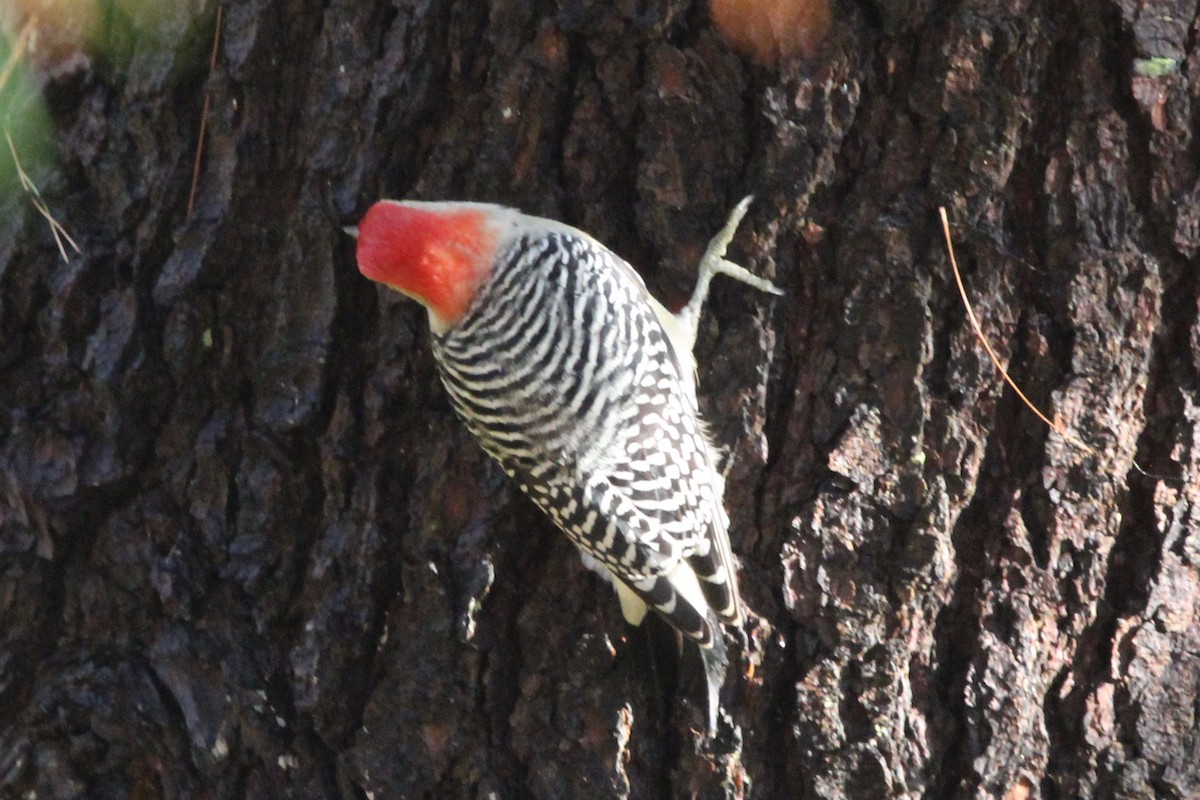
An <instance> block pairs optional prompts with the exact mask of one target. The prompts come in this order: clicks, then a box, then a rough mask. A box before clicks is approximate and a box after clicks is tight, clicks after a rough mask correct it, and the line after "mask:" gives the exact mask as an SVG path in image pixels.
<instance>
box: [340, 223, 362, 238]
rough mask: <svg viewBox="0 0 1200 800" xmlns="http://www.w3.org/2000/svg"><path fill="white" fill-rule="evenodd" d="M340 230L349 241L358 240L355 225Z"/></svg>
mask: <svg viewBox="0 0 1200 800" xmlns="http://www.w3.org/2000/svg"><path fill="white" fill-rule="evenodd" d="M342 230H344V231H345V232H346V234H347V235H348V236H349V237H350V238H351V239H357V238H358V226H357V225H347V226H346V227H344V228H342Z"/></svg>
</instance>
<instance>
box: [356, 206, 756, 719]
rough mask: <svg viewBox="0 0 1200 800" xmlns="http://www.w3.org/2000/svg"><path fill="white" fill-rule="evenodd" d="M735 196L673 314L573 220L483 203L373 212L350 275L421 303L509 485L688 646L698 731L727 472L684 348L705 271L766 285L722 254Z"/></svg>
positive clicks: (632, 610)
mask: <svg viewBox="0 0 1200 800" xmlns="http://www.w3.org/2000/svg"><path fill="white" fill-rule="evenodd" d="M749 204H750V198H746V199H745V200H743V201H742V202H741V203H740V204H739V205H738V206H737V208H736V209H735V210H734V212H733V214H732V215H731V216H730V219H729V221H728V222H727V223H726V225H725V227H724V228H723V229H722V230H721V232H720V233H718V234H717V236H716V237H714V238H713V240H712V242H710V244H709V246H708V250H707V251H706V252H705V254H704V257H703V259H702V261H701V263H700V275H699V279H698V281H697V285H696V289H695V291H694V293H693V295H692V298H691V300H690V301H689V302H688V304H687V306H685V307H684V309H683V310H682V311H681V312H680V313H679V314H677V315H676V314H671V313H670V312H668V311H667V310H666V309H665V308H663V306H662V305H660V304H659V303H658V301H656V300H655V299H654V298H653V297H652V296H651V295H650V293H649V292H648V291H647V290H646V286H645V284H644V283H643V282H642V279H641V278H640V277H639V276H638V274H637V273H636V272H634V270H633V268H632V267H631V266H629V264H627V263H626V262H625V261H623V260H622V259H621V258H620V257H618V256H617V255H615V254H614V253H613V252H612V251H610V250H609V249H608V248H606V247H604V245H602V244H600V243H599V242H597V241H596V240H595V239H593V238H592V237H590V236H588V235H587V234H586V233H583V232H582V231H579V230H576V229H575V228H572V227H570V226H567V225H564V224H562V223H558V222H553V221H551V220H547V219H539V218H537V217H530V216H526V215H525V214H521V213H519V212H517V211H514V210H512V209H509V208H502V207H500V206H493V205H486V204H482V203H436V202H416V201H412V202H396V201H392V200H383V201H380V202H378V203H376V204H375V205H373V206H372V207H371V208H370V209H369V210H368V211H367V214H366V216H365V217H363V219H362V222H361V223H360V225H359V227H358V230H357V237H358V265H359V269H360V270H361V271H362V273H363V275H365V276H366V277H368V278H370V279H372V280H375V281H378V282H380V283H383V284H386V285H388V286H390V287H392V288H393V289H396V290H398V291H400V292H402V293H404V294H406V295H408V296H409V297H412V298H414V299H416V300H418V301H419V302H421V303H422V304H423V305H424V306H425V308H426V309H427V310H428V312H429V324H430V328H431V329H432V331H433V354H434V357H435V359H436V361H437V366H438V371H439V373H440V375H441V378H442V383H443V384H444V385H445V387H446V391H447V392H448V393H449V396H450V400H451V404H452V405H453V406H454V408H455V410H456V411H457V412H458V414H459V416H461V417H462V419H463V421H464V422H465V423H466V426H467V428H468V429H469V430H470V431H471V433H472V434H474V436H475V438H476V439H478V440H479V443H480V444H481V445H482V446H483V449H484V450H486V451H487V453H488V454H489V455H491V456H492V457H493V458H495V459H496V460H497V461H498V462H500V465H501V467H502V468H503V469H504V471H505V472H506V473H508V475H509V476H510V477H512V478H513V479H514V480H515V481H516V482H517V485H518V486H520V488H521V491H522V492H524V493H525V494H526V495H528V496H529V497H530V498H531V499H532V500H533V501H534V503H536V504H537V505H538V507H540V508H541V509H542V511H544V512H545V513H546V514H547V515H548V516H549V517H550V519H551V520H553V522H554V524H555V525H557V526H558V527H559V528H560V529H562V531H563V532H564V533H566V535H567V536H568V537H569V538H570V539H571V541H573V542H574V543H575V544H576V545H577V546H578V547H579V549H580V551H581V552H582V555H583V561H584V563H585V564H586V565H587V566H588V567H590V568H591V569H593V570H595V571H597V572H599V573H600V574H601V575H603V576H604V577H605V578H606V579H607V580H609V581H610V582H611V583H612V584H613V586H614V587H615V589H616V592H617V596H618V598H619V599H620V601H621V610H622V612H623V613H624V615H625V618H626V619H627V620H628V621H629V622H631V623H633V624H635V625H636V624H639V623H640V622H641V621H642V619H643V617H645V614H646V609H647V606H649V607H651V608H653V609H654V610H655V611H657V612H658V613H659V614H661V615H662V616H663V617H664V618H665V619H666V620H667V622H669V623H670V624H671V625H672V626H674V627H675V628H676V629H678V630H679V631H680V632H682V633H683V634H684V635H685V636H687V637H688V638H690V639H693V640H695V641H696V642H698V643H699V644H700V646H701V648H702V649H701V653H702V655H703V656H704V660H705V666H706V672H707V674H708V682H709V729H710V731H711V730H713V729H715V724H716V713H717V697H718V692H719V690H720V687H721V684H722V682H723V680H724V674H725V655H724V653H725V648H724V643H723V640H722V635H721V631H720V626H719V624H718V620H720V621H724V622H730V623H736V622H737V621H739V620H740V617H741V607H740V600H739V598H738V590H737V576H736V565H735V563H734V561H733V556H732V554H731V553H730V549H729V537H728V534H727V532H726V528H727V526H728V517H727V516H726V513H725V508H724V505H723V499H722V498H723V493H724V481H723V479H722V477H721V475H720V474H719V473H718V472H717V470H716V468H715V466H714V464H715V463H716V457H715V454H714V452H713V448H712V446H711V445H710V443H709V441H708V439H707V437H706V435H705V432H704V429H703V426H702V424H701V422H700V418H699V411H698V409H697V405H696V378H695V360H694V358H693V356H692V346H693V344H694V342H695V339H696V329H697V325H698V322H699V317H700V312H701V309H702V307H703V305H704V300H705V297H706V296H707V294H708V285H709V281H710V280H711V279H712V277H713V275H715V274H717V273H723V274H726V275H730V276H732V277H734V278H737V279H738V280H741V281H744V282H746V283H748V284H750V285H752V286H755V287H757V288H759V289H762V290H764V291H767V292H771V293H775V294H778V293H779V290H778V289H776V288H775V287H774V286H772V285H771V284H770V283H768V282H767V281H765V280H762V279H761V278H758V277H755V276H754V275H752V274H750V273H749V272H748V271H746V270H745V269H743V268H742V267H739V266H737V265H736V264H732V263H730V262H729V261H726V260H725V258H724V255H725V249H726V247H727V246H728V244H729V241H730V240H731V239H732V238H733V234H734V232H735V231H736V230H737V226H738V223H739V222H740V221H741V219H742V217H743V216H744V215H745V213H746V209H747V208H748V206H749Z"/></svg>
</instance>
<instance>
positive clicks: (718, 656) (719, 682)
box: [700, 611, 729, 736]
mask: <svg viewBox="0 0 1200 800" xmlns="http://www.w3.org/2000/svg"><path fill="white" fill-rule="evenodd" d="M708 623H709V625H710V626H711V627H712V631H713V637H712V644H711V646H710V647H701V648H700V660H702V661H703V662H704V679H705V683H706V684H707V689H708V735H709V736H713V735H715V734H716V732H717V713H718V712H719V711H720V710H721V687H722V686H724V685H725V673H726V671H727V670H728V668H729V652H728V651H727V650H726V649H725V635H724V633H723V632H722V630H721V623H719V622H718V621H717V617H716V615H715V614H713V612H711V611H710V612H709V613H708Z"/></svg>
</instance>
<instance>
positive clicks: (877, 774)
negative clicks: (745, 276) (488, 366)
mask: <svg viewBox="0 0 1200 800" xmlns="http://www.w3.org/2000/svg"><path fill="white" fill-rule="evenodd" d="M33 5H36V4H34V3H31V2H22V3H20V4H18V5H17V6H14V8H18V9H20V8H24V10H25V11H28V10H29V9H28V8H27V7H31V6H33ZM43 5H45V4H43ZM84 5H85V4H82V3H80V4H77V8H83V7H84ZM160 6H165V8H164V7H160ZM11 10H12V9H10V11H11ZM93 10H94V11H96V14H97V20H98V21H95V20H94V22H95V24H94V25H92V26H91V27H90V28H89V29H87V30H84V29H83V28H82V27H81V26H77V28H78V29H76V28H71V27H70V26H66V27H65V28H62V29H51V28H50V27H49V26H50V25H51V24H52V21H51V18H50V17H48V16H46V15H45V14H43V15H42V17H41V18H40V20H39V22H38V23H37V24H38V25H41V26H42V28H44V30H41V31H40V38H39V39H38V41H39V42H41V47H40V48H37V49H35V51H34V52H33V53H32V54H30V53H25V54H24V55H23V56H22V57H21V59H20V64H19V68H20V69H22V70H24V69H26V68H28V69H30V70H32V72H30V73H27V74H30V75H32V76H33V80H34V81H35V83H36V85H37V88H38V95H39V96H40V98H41V99H42V100H43V101H44V103H45V109H46V111H47V114H48V119H49V120H50V124H51V126H52V127H51V128H50V132H49V136H50V141H51V142H52V144H53V148H54V149H55V152H56V156H55V158H54V159H52V160H50V161H45V162H42V166H41V167H40V168H38V169H33V170H32V175H33V177H34V179H35V180H36V181H38V182H39V183H40V184H41V188H42V190H43V194H44V197H45V200H46V203H47V205H48V206H49V208H50V210H51V211H52V213H53V214H54V215H55V217H56V218H57V219H59V220H60V221H61V222H62V223H63V224H64V226H65V227H66V228H67V230H68V231H69V232H70V233H71V234H72V235H73V236H74V238H75V239H76V240H77V241H78V243H79V245H80V249H81V251H82V252H81V254H80V255H71V257H70V259H69V261H67V262H64V261H63V260H62V258H61V257H60V256H59V253H58V250H57V248H56V247H55V244H54V240H53V238H52V236H51V234H50V230H49V228H48V226H47V224H46V223H45V220H44V219H43V218H42V216H40V215H39V214H38V213H37V212H36V211H35V210H34V208H33V207H32V204H31V200H30V197H29V196H28V195H27V194H26V193H24V192H21V191H20V190H18V189H15V188H12V186H13V185H12V184H11V183H8V184H6V186H9V187H10V191H9V192H8V193H7V194H6V195H5V196H4V197H2V198H0V414H2V415H3V418H2V427H0V620H2V624H0V795H3V796H6V797H18V796H20V797H34V796H36V797H39V798H40V797H52V798H74V797H137V798H147V797H170V798H185V797H212V798H242V797H253V798H267V797H306V798H329V797H379V798H384V797H411V798H419V797H439V798H453V797H472V798H485V797H504V798H520V797H537V798H558V797H635V798H646V797H692V796H704V797H723V796H735V797H745V796H750V795H753V796H756V797H769V798H778V797H801V798H918V797H923V798H967V797H980V798H984V797H1003V798H1011V799H1012V800H1020V799H1021V798H1065V797H1097V798H1100V797H1104V798H1109V797H1138V798H1143V797H1145V798H1149V797H1166V798H1195V797H1197V796H1200V733H1198V731H1197V715H1198V714H1200V711H1198V709H1200V611H1198V608H1200V571H1198V570H1200V488H1198V485H1200V400H1198V399H1197V384H1198V376H1200V314H1198V307H1197V306H1198V303H1197V299H1198V296H1200V278H1198V277H1197V274H1198V273H1197V268H1196V258H1197V248H1198V247H1200V210H1198V208H1200V207H1198V205H1197V200H1198V195H1200V181H1198V178H1200V153H1198V151H1197V144H1196V141H1195V139H1194V137H1193V125H1195V124H1196V122H1197V119H1198V118H1200V106H1198V105H1197V96H1198V95H1200V79H1198V78H1197V75H1198V74H1200V52H1198V51H1197V41H1196V37H1195V25H1196V13H1197V12H1196V5H1195V3H1182V2H1160V3H1150V2H1137V0H1116V1H1115V2H1091V0H1074V2H1071V1H1069V0H1068V1H1067V2H1062V1H1061V0H1042V1H1041V2H1011V0H1003V1H1001V0H992V1H990V2H989V0H977V1H968V2H962V3H949V2H939V3H935V2H931V1H929V0H927V1H926V2H900V3H897V2H889V3H869V2H859V3H853V2H851V1H850V0H839V2H838V3H837V4H836V5H835V7H834V10H835V18H836V23H835V25H834V27H833V28H832V29H831V30H830V32H829V34H828V36H827V37H826V38H825V40H824V41H823V42H822V43H821V44H820V45H819V47H818V49H817V52H816V53H815V54H814V56H813V57H812V58H811V59H808V60H798V59H789V60H785V61H784V62H783V63H782V64H781V65H780V66H779V67H778V68H764V67H761V66H755V65H754V64H752V63H750V62H748V61H747V60H746V59H744V58H743V57H742V56H740V55H738V54H737V53H735V52H734V51H733V50H731V49H730V47H729V46H728V45H727V44H726V43H725V41H724V40H723V39H722V38H721V36H720V35H719V34H718V33H717V32H716V31H715V30H714V29H713V28H712V26H711V25H710V23H709V20H708V16H707V13H706V10H705V8H704V7H703V5H701V4H700V3H696V2H689V1H688V0H643V1H642V2H633V1H632V0H629V1H628V2H625V1H622V2H617V3H612V4H606V3H592V2H585V0H557V2H550V1H548V0H544V1H542V2H533V1H531V0H497V2H493V3H490V4H484V3H470V2H459V1H458V0H411V1H409V0H397V2H395V3H390V4H389V3H384V2H373V1H372V0H329V1H328V2H321V1H320V0H308V1H307V2H304V1H303V0H273V1H272V0H247V1H245V2H235V3H231V4H229V5H228V6H226V7H225V8H224V14H223V17H222V18H221V22H220V31H221V44H220V47H219V50H218V57H217V60H216V67H215V68H214V69H212V70H211V71H210V70H209V69H208V63H207V49H208V47H209V43H210V41H211V37H212V34H213V31H214V28H215V27H216V25H217V17H216V7H215V6H214V5H213V4H212V3H211V2H209V3H198V4H192V3H185V2H174V3H170V2H168V3H166V4H159V6H153V7H152V6H151V5H149V4H145V5H137V4H129V3H119V2H107V1H100V2H97V3H96V4H95V6H94V8H93ZM22 13H23V12H21V11H20V10H18V11H16V12H13V13H10V15H9V16H10V17H12V18H13V19H15V20H16V22H13V19H10V20H9V23H10V28H13V27H14V26H16V27H15V28H14V30H13V31H12V32H13V33H14V34H15V32H16V30H17V29H19V27H20V25H23V24H24V19H25V18H24V17H23V16H22ZM89 31H90V36H89ZM206 93H207V94H208V96H209V98H210V104H209V109H208V116H207V128H206V134H205V136H204V147H205V149H204V156H203V161H202V169H201V173H200V181H199V186H198V193H197V200H196V208H195V212H194V213H193V214H192V216H191V217H190V218H188V216H187V213H186V209H187V204H188V194H189V189H190V183H191V172H192V160H193V157H194V154H195V151H196V147H197V143H198V140H199V128H200V121H201V115H202V109H203V108H204V105H205V103H204V97H205V94H206ZM13 122H14V120H12V119H9V120H7V122H6V124H10V123H13ZM7 158H8V155H7V153H5V154H4V155H3V156H0V169H3V170H4V171H6V179H7V177H11V171H12V164H11V163H10V161H7V160H4V159H7ZM750 192H752V193H754V194H755V195H756V196H757V202H756V203H755V205H754V207H753V209H752V211H751V215H750V217H749V219H748V221H747V224H746V225H745V227H744V229H743V230H742V232H741V233H740V235H739V237H738V239H737V240H736V242H735V246H734V251H735V252H734V255H735V256H736V257H737V258H738V259H739V260H741V261H742V262H743V263H746V264H747V265H749V266H750V267H751V268H753V269H754V270H756V271H758V272H760V273H761V274H766V275H769V276H772V277H773V278H774V279H776V280H777V281H778V282H779V283H780V284H781V285H782V286H783V287H784V288H785V289H786V290H787V296H786V297H785V298H783V299H781V300H779V301H778V302H772V301H768V300H766V299H765V298H764V297H762V296H758V295H756V294H754V293H753V292H750V291H747V290H745V289H744V288H742V287H737V286H728V285H719V286H717V287H716V291H715V296H714V301H713V303H712V311H711V313H710V314H709V315H708V316H707V317H706V319H705V322H704V326H703V330H702V336H701V342H700V344H699V353H700V361H701V366H702V368H701V373H702V382H703V393H704V403H705V407H706V409H707V411H708V416H709V419H710V420H711V423H712V428H713V431H714V433H715V437H716V439H717V440H718V441H719V442H720V444H721V445H723V446H724V447H726V448H727V449H728V451H729V453H730V458H729V466H728V469H729V482H728V496H727V501H728V505H729V508H730V511H731V514H732V517H733V524H732V539H733V546H734V550H735V552H736V553H737V555H738V556H739V558H740V559H741V562H742V571H741V581H742V588H743V593H744V595H745V598H746V600H747V602H748V604H749V606H750V607H751V608H752V609H753V610H754V612H755V614H754V615H752V616H751V617H750V620H749V622H748V624H747V626H746V629H745V631H744V633H743V634H740V635H739V643H735V644H732V645H731V646H732V647H733V650H734V652H735V664H734V668H733V670H732V673H733V675H732V677H731V679H730V681H729V683H728V685H727V686H726V693H725V697H724V705H725V708H726V710H727V712H728V714H729V716H730V719H731V722H732V725H733V726H734V728H732V729H726V730H725V731H724V732H723V734H722V735H721V736H719V737H718V738H717V739H716V740H715V741H713V742H711V743H708V744H705V743H703V742H702V740H701V737H700V736H699V735H698V733H697V729H699V728H701V727H702V724H701V719H702V715H703V695H702V692H701V688H700V685H699V684H698V682H697V681H696V679H695V677H694V676H693V672H692V671H691V662H690V661H689V660H688V656H687V654H686V652H685V654H684V655H683V657H682V664H681V663H680V658H679V656H678V653H677V650H676V647H675V641H674V640H673V638H672V637H671V636H670V635H669V632H668V631H666V630H665V629H664V628H663V627H662V626H661V625H660V624H657V623H652V624H650V625H649V626H648V627H647V628H646V629H645V630H633V629H628V628H626V626H625V625H624V623H623V622H622V621H621V618H620V613H619V609H618V606H617V603H616V601H615V599H614V598H613V597H612V596H611V595H610V592H609V590H608V589H607V588H606V587H605V586H603V585H602V584H601V583H600V582H599V581H598V580H596V579H595V578H594V577H593V576H591V574H590V573H587V572H586V571H585V570H584V569H583V568H582V566H581V565H580V564H579V561H578V559H577V557H576V554H575V552H574V550H573V549H572V547H571V546H570V545H569V544H568V543H567V542H566V541H565V540H564V539H563V538H562V537H561V536H559V535H557V534H556V533H555V532H554V531H553V530H552V529H551V527H550V525H549V524H548V523H547V522H546V521H545V520H544V519H543V518H542V517H541V516H540V515H539V514H538V513H537V512H536V511H535V510H534V509H533V508H532V506H531V505H530V504H529V503H528V502H526V501H525V500H524V499H523V498H522V497H520V496H519V495H518V494H517V493H516V492H515V490H514V489H513V487H511V486H510V485H509V484H508V482H507V481H506V480H504V479H503V476H502V475H501V474H500V472H499V470H498V469H497V468H496V467H494V466H493V465H492V464H490V463H489V462H488V461H487V460H486V458H485V457H484V456H483V455H482V454H481V452H480V451H479V450H478V448H477V447H476V446H475V445H474V443H473V442H472V441H471V440H470V439H469V437H468V436H467V435H466V433H465V432H464V430H463V428H462V427H461V426H460V425H459V424H458V423H457V422H456V421H455V420H454V419H453V417H452V415H451V412H450V410H449V408H448V406H447V403H446V401H445V399H444V397H443V395H442V391H441V388H440V387H439V385H438V384H437V380H436V376H435V374H434V371H433V366H432V362H431V360H430V355H429V352H428V347H427V345H428V342H427V339H428V333H427V330H426V328H425V324H424V321H423V318H422V313H421V312H420V311H419V309H418V308H417V307H416V306H415V305H414V304H412V303H409V302H406V301H404V300H402V299H399V298H397V297H396V296H394V295H391V294H388V293H386V292H381V291H377V289H376V288H375V287H374V286H373V285H372V284H370V283H368V282H367V281H365V280H363V279H362V278H360V277H359V275H358V274H357V272H356V270H355V267H354V258H353V250H352V243H351V241H350V240H349V239H348V238H346V237H344V236H343V235H342V234H341V233H340V232H339V230H338V228H339V226H340V225H343V224H347V223H350V222H353V221H354V220H356V218H357V215H358V214H359V213H361V211H362V210H363V209H364V208H365V207H366V206H367V204H368V203H370V202H371V201H372V200H374V199H375V198H377V197H379V196H394V197H400V196H404V197H422V198H470V199H479V200H489V201H497V202H503V203H507V204H510V205H515V206H518V207H520V208H522V209H524V210H526V211H530V212H533V213H538V214H542V215H546V216H553V217H556V218H559V219H563V220H566V221H568V222H571V223H573V224H576V225H578V226H579V227H582V228H584V229H587V230H589V231H591V232H592V233H594V234H595V235H597V236H598V237H599V238H600V239H601V240H603V241H605V242H607V243H609V244H610V245H611V246H612V247H614V249H616V250H617V251H618V252H620V253H622V254H623V255H625V256H626V257H627V258H629V259H630V260H631V261H632V262H633V263H634V264H635V265H637V267H638V268H639V269H640V270H641V271H642V274H643V275H645V276H646V278H647V281H648V282H649V284H650V286H651V288H652V289H653V290H655V291H656V292H657V293H658V294H659V296H660V297H663V298H665V299H667V300H668V301H678V300H680V299H682V298H683V297H684V296H685V295H686V293H687V291H688V290H689V289H690V286H691V280H692V275H693V269H694V266H695V263H696V260H697V256H698V255H699V253H700V251H701V248H702V247H703V246H704V243H705V241H706V240H707V238H708V236H709V235H711V234H712V233H713V232H714V231H715V230H716V229H717V227H719V225H720V223H721V222H722V221H723V219H724V216H725V214H726V213H727V212H728V210H729V208H730V207H731V205H732V203H733V202H734V201H735V200H736V199H737V198H738V197H740V196H741V195H742V194H743V193H750ZM938 205H946V206H947V207H948V208H949V209H950V212H951V216H952V218H953V219H954V220H955V222H956V225H957V228H956V231H957V238H958V241H957V244H958V249H959V256H960V261H961V262H962V264H963V267H964V273H965V279H966V281H967V283H968V285H969V288H970V291H971V293H972V295H973V297H974V300H975V303H976V308H977V310H978V312H979V314H980V317H981V321H982V324H983V326H984V328H985V329H986V330H987V332H988V334H989V336H990V337H991V338H992V341H993V342H995V343H996V345H997V346H998V348H999V350H1000V351H1001V354H1002V356H1003V358H1004V359H1006V361H1007V364H1008V366H1009V368H1010V370H1011V371H1012V374H1013V376H1014V377H1015V379H1016V380H1017V381H1018V382H1019V383H1020V384H1021V385H1022V386H1023V387H1024V389H1025V390H1026V391H1027V392H1028V393H1029V394H1030V396H1031V397H1032V399H1033V400H1034V401H1035V402H1036V403H1037V404H1038V405H1040V406H1041V407H1042V408H1044V409H1047V410H1048V411H1050V412H1051V413H1052V414H1053V415H1055V416H1056V418H1057V419H1059V420H1060V421H1061V423H1062V425H1063V426H1064V429H1065V430H1066V431H1068V432H1069V433H1070V436H1072V437H1077V438H1078V439H1080V440H1082V441H1083V442H1084V443H1086V446H1084V447H1081V446H1078V445H1075V444H1072V442H1071V439H1070V438H1068V437H1064V436H1063V435H1059V434H1058V433H1054V432H1052V431H1050V430H1049V429H1048V428H1047V427H1046V426H1044V425H1043V424H1041V423H1039V422H1038V421H1037V420H1036V419H1035V418H1034V417H1033V416H1032V414H1031V413H1029V412H1028V411H1027V410H1026V409H1025V408H1024V406H1023V405H1022V404H1021V403H1020V402H1019V401H1018V400H1017V398H1016V396H1015V395H1014V393H1013V392H1012V390H1010V389H1008V388H1007V387H1006V386H1005V385H1004V384H1003V382H1002V381H1001V380H1000V379H999V378H998V376H997V373H996V370H995V369H994V368H993V367H992V365H991V364H990V363H989V362H988V360H987V358H986V356H985V355H984V354H983V351H982V349H981V348H980V346H979V343H978V342H977V341H976V338H975V336H974V334H973V333H972V331H971V329H970V327H969V325H968V323H967V321H966V316H965V312H964V310H963V308H962V306H961V303H960V301H959V299H958V297H957V293H956V290H955V288H954V284H953V279H952V276H951V274H950V273H949V271H948V265H947V260H946V258H945V256H944V252H943V247H942V244H941V240H940V237H939V233H938V230H937V226H936V215H935V209H936V207H937V206H938ZM1138 465H1140V468H1141V469H1139V468H1138ZM1143 470H1144V472H1143Z"/></svg>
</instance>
